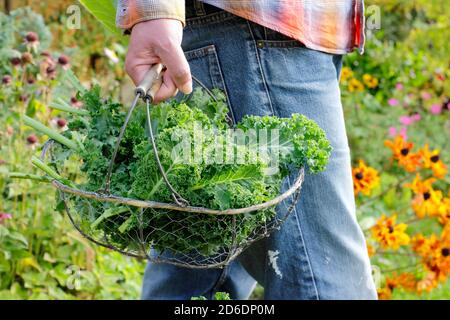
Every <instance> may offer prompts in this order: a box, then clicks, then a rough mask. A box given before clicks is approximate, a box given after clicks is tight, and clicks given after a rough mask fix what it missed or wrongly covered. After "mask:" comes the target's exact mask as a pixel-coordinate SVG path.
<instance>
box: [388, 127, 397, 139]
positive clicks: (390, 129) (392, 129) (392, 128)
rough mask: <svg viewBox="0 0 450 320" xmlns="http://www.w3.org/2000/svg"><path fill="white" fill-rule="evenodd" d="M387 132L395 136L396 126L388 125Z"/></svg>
mask: <svg viewBox="0 0 450 320" xmlns="http://www.w3.org/2000/svg"><path fill="white" fill-rule="evenodd" d="M388 132H389V135H390V136H391V137H395V136H396V135H397V128H396V127H389V130H388Z"/></svg>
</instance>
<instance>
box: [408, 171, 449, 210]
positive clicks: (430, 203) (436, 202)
mask: <svg viewBox="0 0 450 320" xmlns="http://www.w3.org/2000/svg"><path fill="white" fill-rule="evenodd" d="M434 181H435V179H433V178H429V179H427V180H424V181H422V180H421V178H420V175H418V174H417V175H416V177H415V178H414V181H413V182H412V183H407V184H405V187H408V188H411V189H412V190H413V191H414V193H415V196H414V198H413V201H412V208H413V210H414V212H415V213H416V215H417V216H418V217H419V218H423V217H425V216H427V215H428V216H433V215H438V214H439V210H442V208H441V206H442V199H443V197H442V192H441V191H439V190H434V189H433V187H432V183H433V182H434Z"/></svg>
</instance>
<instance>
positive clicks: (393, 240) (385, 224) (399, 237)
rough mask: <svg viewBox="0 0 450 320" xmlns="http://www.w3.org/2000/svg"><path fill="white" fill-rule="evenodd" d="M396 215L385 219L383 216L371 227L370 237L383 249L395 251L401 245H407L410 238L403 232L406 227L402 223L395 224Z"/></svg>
mask: <svg viewBox="0 0 450 320" xmlns="http://www.w3.org/2000/svg"><path fill="white" fill-rule="evenodd" d="M396 219H397V216H396V215H393V216H392V217H390V218H387V217H386V216H385V215H384V214H383V215H382V216H381V218H380V219H379V220H378V221H377V223H376V225H375V226H373V227H372V236H373V237H374V238H375V239H376V240H377V241H378V242H379V243H380V244H381V246H382V247H383V248H392V249H394V250H397V249H398V248H400V246H401V245H406V244H408V243H409V241H410V238H409V236H408V235H407V234H406V232H405V230H406V228H407V227H408V226H407V225H406V224H404V223H400V224H397V225H396V224H395V220H396Z"/></svg>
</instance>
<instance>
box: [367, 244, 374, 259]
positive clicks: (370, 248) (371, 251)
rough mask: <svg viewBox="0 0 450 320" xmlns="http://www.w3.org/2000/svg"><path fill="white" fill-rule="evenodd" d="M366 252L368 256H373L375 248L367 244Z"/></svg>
mask: <svg viewBox="0 0 450 320" xmlns="http://www.w3.org/2000/svg"><path fill="white" fill-rule="evenodd" d="M367 253H368V254H369V257H373V256H374V255H375V253H376V250H375V248H374V247H373V246H372V245H370V244H367Z"/></svg>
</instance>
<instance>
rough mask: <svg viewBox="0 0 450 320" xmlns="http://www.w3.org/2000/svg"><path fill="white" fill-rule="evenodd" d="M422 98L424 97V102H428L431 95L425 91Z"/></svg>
mask: <svg viewBox="0 0 450 320" xmlns="http://www.w3.org/2000/svg"><path fill="white" fill-rule="evenodd" d="M420 96H421V97H422V99H423V100H428V99H430V98H431V93H429V92H426V91H423V92H422V93H421V94H420Z"/></svg>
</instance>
